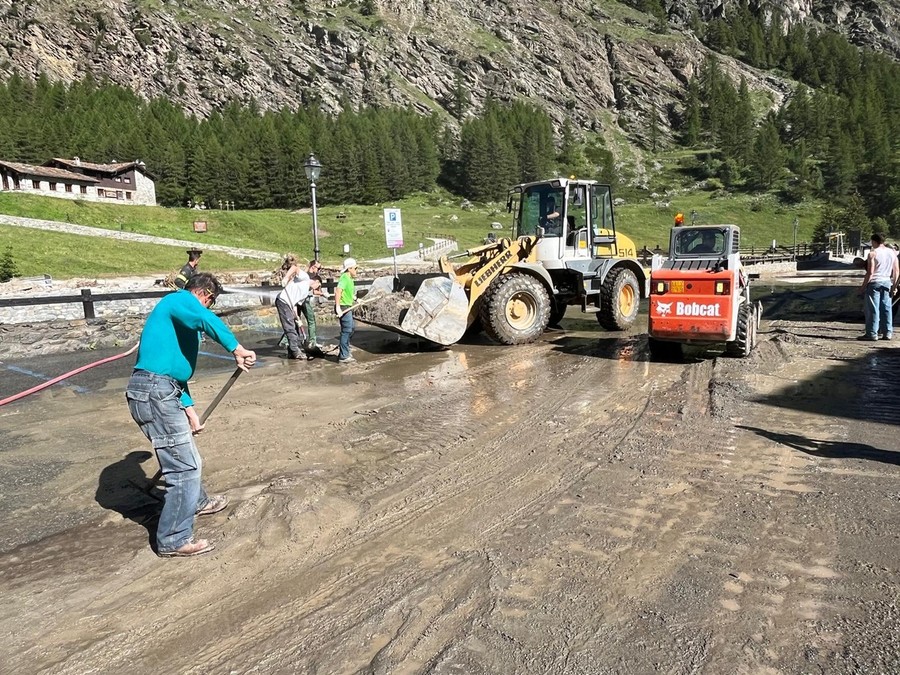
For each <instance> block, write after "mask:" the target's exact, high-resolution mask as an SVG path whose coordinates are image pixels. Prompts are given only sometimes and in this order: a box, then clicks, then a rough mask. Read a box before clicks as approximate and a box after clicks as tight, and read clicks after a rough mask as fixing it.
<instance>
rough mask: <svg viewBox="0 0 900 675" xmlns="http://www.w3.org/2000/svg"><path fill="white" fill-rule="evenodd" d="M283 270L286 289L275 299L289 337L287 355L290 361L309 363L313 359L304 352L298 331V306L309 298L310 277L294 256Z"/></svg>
mask: <svg viewBox="0 0 900 675" xmlns="http://www.w3.org/2000/svg"><path fill="white" fill-rule="evenodd" d="M281 269H282V271H283V272H284V276H283V277H282V282H281V283H282V284H283V285H284V288H283V289H282V290H281V292H280V293H279V294H278V296H277V297H276V298H275V308H276V309H277V310H278V319H279V320H280V321H281V327H282V328H283V329H284V333H285V335H286V336H287V341H288V345H287V355H288V358H289V359H305V360H307V361H308V360H310V359H311V358H313V357H312V356H310V355H309V354H308V353H306V352H304V351H303V345H302V340H301V338H300V331H299V330H298V321H299V318H300V315H299V314H298V312H297V306H298V305H303V304H304V303H305V302H306V298H307V297H308V296H309V291H310V283H309V275H308V274H307V273H306V272H304V271H303V270H301V269H300V267H299V265H298V264H297V259H296V257H294V256H293V255H289V256H287V257H286V258H285V259H284V262H283V263H282V265H281Z"/></svg>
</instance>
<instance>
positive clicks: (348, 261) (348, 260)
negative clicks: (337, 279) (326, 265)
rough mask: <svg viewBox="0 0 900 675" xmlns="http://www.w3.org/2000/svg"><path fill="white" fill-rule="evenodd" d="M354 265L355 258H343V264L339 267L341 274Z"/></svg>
mask: <svg viewBox="0 0 900 675" xmlns="http://www.w3.org/2000/svg"><path fill="white" fill-rule="evenodd" d="M354 267H356V258H345V259H344V264H343V266H342V267H341V274H343V273H344V272H346V271H347V270H349V269H352V268H354Z"/></svg>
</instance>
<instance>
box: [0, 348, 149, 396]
mask: <svg viewBox="0 0 900 675" xmlns="http://www.w3.org/2000/svg"><path fill="white" fill-rule="evenodd" d="M138 344H140V343H138ZM137 348H138V345H135V346H134V347H132V348H131V349H129V350H128V351H127V352H125V353H123V354H116V355H115V356H107V357H106V358H105V359H100V360H99V361H95V362H94V363H89V364H87V365H86V366H81V368H76V369H75V370H71V371H69V372H68V373H66V374H64V375H60V376H59V377H54V378H53V379H52V380H47V381H46V382H42V383H41V384H39V385H37V386H35V387H32V388H31V389H26V390H25V391H21V392H19V393H18V394H14V395H13V396H9V397H7V398H4V399H0V406H4V405H6V404H7V403H12V402H13V401H18V400H19V399H20V398H25V397H26V396H28V395H30V394H34V393H36V392H39V391H41V390H42V389H46V388H47V387H49V386H51V385H54V384H56V383H57V382H62V381H63V380H67V379H69V378H70V377H72V376H73V375H77V374H78V373H83V372H84V371H85V370H88V369H90V368H95V367H96V366H102V365H103V364H104V363H109V362H110V361H115V360H117V359H123V358H125V357H126V356H128V355H129V354H133V353H134V350H136V349H137Z"/></svg>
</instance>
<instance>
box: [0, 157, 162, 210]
mask: <svg viewBox="0 0 900 675" xmlns="http://www.w3.org/2000/svg"><path fill="white" fill-rule="evenodd" d="M0 187H2V189H3V190H4V191H6V190H10V191H18V192H22V193H25V194H37V195H42V196H45V197H63V198H65V199H83V200H85V201H89V202H103V203H116V204H141V205H144V206H156V184H155V182H154V176H153V175H152V174H151V173H149V172H148V171H147V168H146V167H145V166H144V163H143V162H115V163H112V164H93V163H91V162H83V161H81V160H80V159H79V158H78V157H75V158H74V159H59V158H54V159H51V160H49V161H47V162H44V164H43V165H42V166H33V165H31V164H20V163H18V162H6V161H3V160H0Z"/></svg>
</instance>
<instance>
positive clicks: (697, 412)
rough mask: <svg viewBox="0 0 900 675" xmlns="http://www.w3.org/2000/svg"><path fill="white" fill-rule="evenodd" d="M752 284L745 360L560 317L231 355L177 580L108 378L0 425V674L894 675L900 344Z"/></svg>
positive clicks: (132, 436)
mask: <svg viewBox="0 0 900 675" xmlns="http://www.w3.org/2000/svg"><path fill="white" fill-rule="evenodd" d="M760 292H761V293H762V294H763V301H764V303H765V305H766V307H767V310H768V315H767V316H765V317H764V321H763V326H762V330H761V341H762V344H761V345H760V348H759V349H758V350H757V351H756V352H754V353H753V354H752V355H751V357H750V358H748V359H745V360H737V359H729V358H725V357H723V356H721V355H719V354H717V353H716V352H705V351H700V350H694V351H690V352H689V353H688V355H687V358H686V359H685V361H684V362H680V363H653V362H650V360H649V356H648V351H647V341H646V335H645V334H644V326H638V327H637V328H636V329H635V330H634V331H633V332H631V333H628V334H623V333H606V332H603V331H600V330H598V329H596V328H595V326H593V325H591V323H589V322H587V321H585V320H583V319H581V318H580V317H579V316H578V315H577V314H575V313H570V315H569V317H568V318H567V319H566V320H564V322H563V329H562V330H555V331H551V332H548V333H547V334H546V335H545V336H544V339H543V340H542V341H540V342H538V343H536V344H533V345H527V346H522V347H500V346H492V345H489V344H487V343H486V342H472V343H468V344H462V345H457V346H455V347H454V348H452V349H450V350H445V351H434V352H429V351H420V350H419V349H418V346H417V345H416V343H415V342H413V341H410V340H405V339H396V338H395V337H394V336H391V335H389V334H386V333H383V332H381V331H377V330H374V329H372V330H360V332H359V333H358V334H357V336H356V338H355V339H354V342H355V343H356V344H357V345H360V346H361V347H362V348H360V349H357V350H356V352H355V355H356V356H357V358H358V359H359V362H358V363H356V364H353V365H350V366H338V365H337V364H335V363H333V362H323V361H312V362H310V363H306V362H302V363H301V362H286V361H283V360H282V359H281V358H279V354H280V350H276V349H274V347H273V344H272V343H273V342H274V339H272V338H271V336H259V337H260V341H259V343H258V344H257V345H254V346H258V347H261V355H262V356H263V360H264V363H263V364H262V365H261V366H260V367H258V368H255V369H254V370H253V371H252V372H251V373H250V374H247V375H244V376H243V377H242V378H241V379H240V380H239V381H238V383H237V384H236V386H235V387H234V388H233V389H232V390H231V392H230V393H229V395H228V397H227V398H226V399H225V400H224V401H223V403H222V404H221V406H220V407H219V409H218V410H217V411H216V413H215V414H214V416H213V417H212V418H211V419H210V422H209V425H208V428H207V430H206V431H204V432H203V434H202V435H201V436H200V437H199V440H198V443H199V445H200V447H201V450H202V452H203V455H204V461H205V465H204V474H205V481H206V485H207V488H208V489H209V490H210V491H214V492H227V493H228V494H229V495H230V496H231V498H232V506H230V507H229V508H228V509H227V510H226V511H224V512H222V513H220V514H216V515H214V516H211V517H209V518H205V519H202V520H200V521H199V523H198V528H197V532H198V535H199V536H202V537H207V538H209V539H211V540H213V541H215V543H216V545H217V550H216V551H215V552H214V553H212V554H210V555H208V556H203V557H200V558H196V559H183V560H163V559H160V558H158V557H156V556H155V555H154V554H153V552H152V551H151V549H150V546H149V540H150V538H151V536H152V533H153V531H154V525H155V521H154V517H155V513H156V510H157V502H156V501H154V500H153V499H152V498H150V497H148V496H146V495H145V494H144V493H143V491H142V489H143V488H144V487H145V486H146V484H147V476H150V475H152V474H153V473H154V472H155V470H156V468H157V467H156V462H155V459H153V458H152V457H151V456H150V454H149V452H148V448H147V446H146V444H145V442H144V439H143V437H142V436H141V434H140V432H139V431H138V429H137V428H136V427H135V426H134V424H133V422H132V421H131V419H130V417H129V415H128V411H127V408H126V406H125V404H124V400H123V395H122V389H123V387H124V383H125V379H126V378H127V375H128V371H129V364H127V363H125V362H124V361H123V362H116V364H115V365H110V366H108V368H109V369H108V370H106V371H104V374H102V375H94V376H93V377H94V379H93V380H90V381H89V385H82V386H83V387H84V388H85V389H87V390H89V391H82V392H79V391H77V390H75V389H74V388H73V387H71V386H70V387H62V388H55V389H53V390H50V391H47V392H45V393H42V394H39V395H37V396H35V397H32V398H30V399H26V400H25V401H22V402H20V403H16V404H13V405H10V406H5V407H4V408H0V466H2V471H3V483H2V488H0V550H2V553H0V584H2V589H3V593H2V595H3V602H2V605H0V672H3V673H37V672H41V673H66V674H73V675H74V674H78V675H81V674H84V673H123V672H133V673H150V672H160V671H169V672H178V673H198V674H200V673H203V674H219V673H221V674H225V673H425V672H434V673H657V672H659V673H893V672H898V671H900V640H898V625H900V623H898V622H900V555H898V554H900V534H898V531H900V528H898V523H900V439H898V428H897V423H898V421H900V395H898V393H897V382H898V381H900V350H898V347H900V342H892V343H885V342H880V343H874V344H872V343H865V342H858V341H857V340H856V339H855V338H856V336H857V335H859V334H860V333H861V324H860V317H859V311H858V300H856V298H855V296H853V295H852V294H848V292H847V289H846V288H843V289H842V288H833V287H824V286H823V287H814V288H802V289H801V288H792V289H789V288H777V289H776V288H772V289H761V291H760ZM45 365H47V367H49V365H48V364H45ZM103 368H107V367H106V366H104V367H103ZM22 369H23V370H35V369H36V364H25V365H24V366H22ZM98 370H99V369H98ZM231 370H232V369H231V367H229V364H228V363H227V362H226V361H224V360H218V361H217V360H216V359H215V358H214V357H210V360H209V361H208V362H204V363H203V364H202V365H201V367H200V369H199V371H198V377H197V382H196V384H194V385H192V393H193V394H194V397H195V398H196V399H198V401H199V404H198V405H200V407H203V406H204V405H205V403H207V402H208V401H210V400H211V399H212V398H213V396H214V395H215V393H216V392H217V391H218V389H219V388H220V387H221V386H222V385H223V384H224V382H225V381H226V379H227V377H228V375H229V374H230V372H231ZM20 375H22V373H20ZM2 377H3V378H4V380H5V382H4V385H3V387H4V389H5V388H6V387H8V386H10V385H9V383H10V382H11V380H10V379H9V378H8V376H7V374H6V373H4V374H3V375H2ZM74 384H76V385H77V384H79V383H78V382H77V381H76V382H74ZM7 393H9V392H7Z"/></svg>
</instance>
